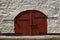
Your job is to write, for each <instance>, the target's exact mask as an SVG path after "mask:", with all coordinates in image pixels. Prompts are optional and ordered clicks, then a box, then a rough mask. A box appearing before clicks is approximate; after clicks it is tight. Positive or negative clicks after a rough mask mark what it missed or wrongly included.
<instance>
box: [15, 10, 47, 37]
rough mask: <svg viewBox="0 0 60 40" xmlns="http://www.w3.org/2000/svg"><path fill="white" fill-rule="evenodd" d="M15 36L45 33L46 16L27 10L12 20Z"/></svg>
mask: <svg viewBox="0 0 60 40" xmlns="http://www.w3.org/2000/svg"><path fill="white" fill-rule="evenodd" d="M14 26H15V28H14V30H15V33H16V35H24V36H25V35H26V36H27V35H42V34H45V33H47V16H46V15H44V14H43V13H42V12H40V11H36V10H27V11H23V12H21V13H19V14H18V15H17V16H16V17H15V19H14Z"/></svg>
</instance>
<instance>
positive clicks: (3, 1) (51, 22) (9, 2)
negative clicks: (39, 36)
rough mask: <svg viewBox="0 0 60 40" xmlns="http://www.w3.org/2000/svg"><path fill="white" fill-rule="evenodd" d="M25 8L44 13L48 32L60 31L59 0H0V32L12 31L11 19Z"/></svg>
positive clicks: (12, 22) (12, 23)
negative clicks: (46, 18)
mask: <svg viewBox="0 0 60 40" xmlns="http://www.w3.org/2000/svg"><path fill="white" fill-rule="evenodd" d="M25 10H39V11H41V12H43V13H45V15H47V16H48V20H47V22H48V25H47V26H48V29H47V31H48V33H60V25H59V24H60V0H0V33H14V21H13V20H14V18H15V17H16V16H17V15H18V14H19V13H20V12H22V11H25ZM50 17H53V18H50Z"/></svg>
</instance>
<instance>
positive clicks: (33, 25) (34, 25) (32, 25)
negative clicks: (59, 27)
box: [29, 24, 37, 28]
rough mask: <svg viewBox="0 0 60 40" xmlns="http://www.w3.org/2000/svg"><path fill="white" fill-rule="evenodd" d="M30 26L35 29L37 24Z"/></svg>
mask: <svg viewBox="0 0 60 40" xmlns="http://www.w3.org/2000/svg"><path fill="white" fill-rule="evenodd" d="M29 26H30V27H32V28H35V27H36V26H37V24H30V25H29Z"/></svg>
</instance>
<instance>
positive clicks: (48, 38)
mask: <svg viewBox="0 0 60 40" xmlns="http://www.w3.org/2000/svg"><path fill="white" fill-rule="evenodd" d="M52 39H53V40H59V39H60V35H41V36H0V40H52Z"/></svg>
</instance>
